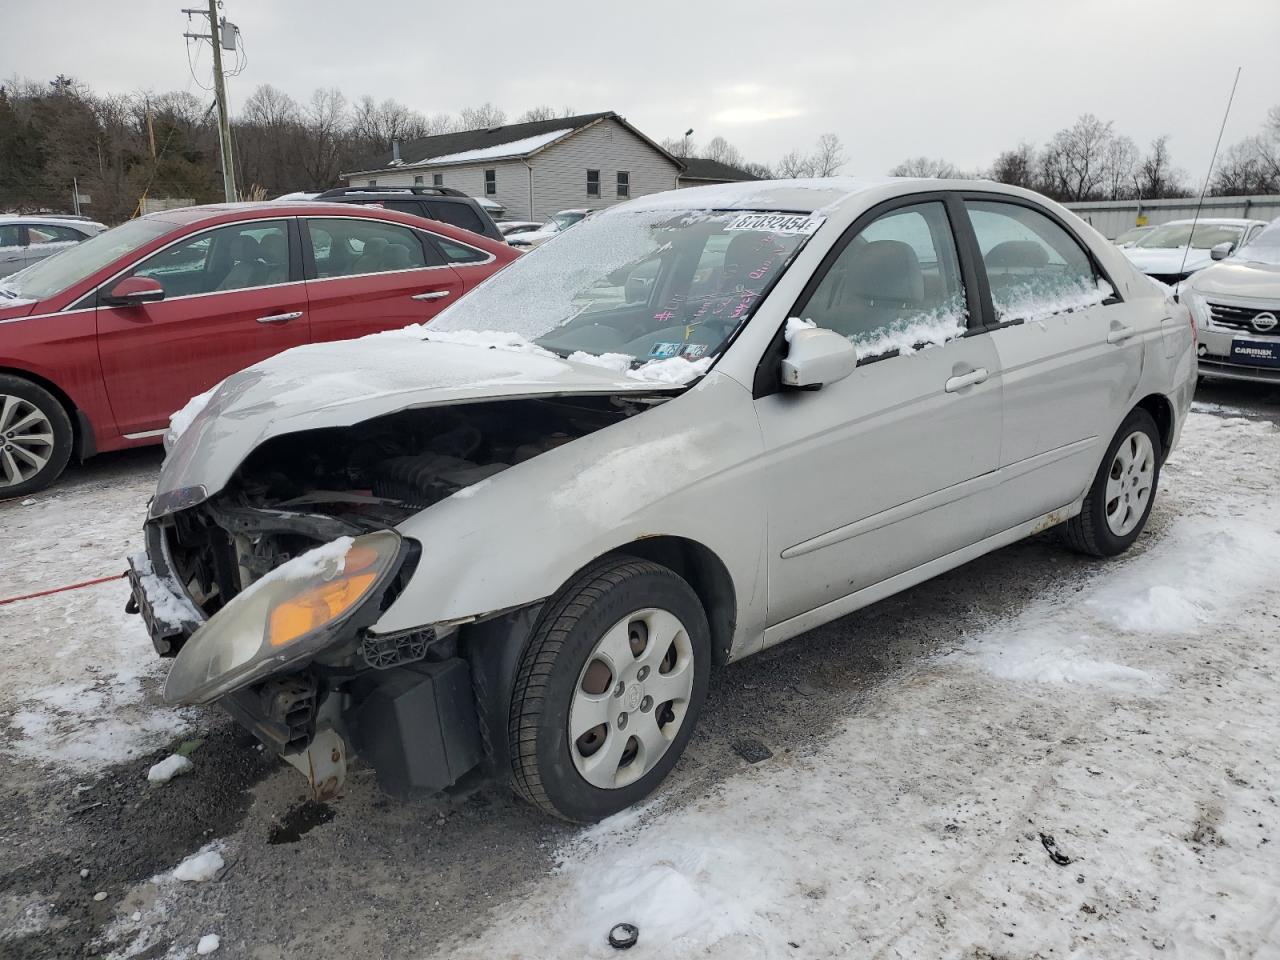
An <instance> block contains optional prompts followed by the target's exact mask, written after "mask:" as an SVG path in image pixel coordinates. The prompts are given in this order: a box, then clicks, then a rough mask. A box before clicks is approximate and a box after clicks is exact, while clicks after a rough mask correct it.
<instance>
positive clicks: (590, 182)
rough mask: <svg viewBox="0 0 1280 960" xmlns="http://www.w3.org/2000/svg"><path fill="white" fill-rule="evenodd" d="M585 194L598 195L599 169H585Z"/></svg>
mask: <svg viewBox="0 0 1280 960" xmlns="http://www.w3.org/2000/svg"><path fill="white" fill-rule="evenodd" d="M587 196H588V197H598V196H600V171H599V170H588V171H587Z"/></svg>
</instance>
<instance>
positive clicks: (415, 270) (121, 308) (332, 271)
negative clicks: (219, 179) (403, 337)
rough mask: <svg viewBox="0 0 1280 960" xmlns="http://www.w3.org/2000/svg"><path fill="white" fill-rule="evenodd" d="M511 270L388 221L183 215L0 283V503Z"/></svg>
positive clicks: (464, 246)
mask: <svg viewBox="0 0 1280 960" xmlns="http://www.w3.org/2000/svg"><path fill="white" fill-rule="evenodd" d="M516 256H518V254H517V252H516V251H514V250H512V248H511V247H509V246H507V245H506V244H503V243H498V242H495V241H493V240H490V239H488V238H486V237H482V236H479V235H477V234H474V233H470V232H468V231H466V230H460V229H458V228H456V227H452V226H449V225H448V224H444V223H436V222H434V221H426V220H420V219H418V218H417V217H412V216H409V215H408V214H403V213H397V212H395V211H393V210H384V209H375V208H368V207H357V206H352V205H350V204H328V203H298V202H290V203H287V204H280V203H245V204H225V205H216V206H208V207H189V208H186V209H183V210H172V211H167V212H165V213H154V214H151V215H149V216H145V217H141V218H139V219H136V220H130V221H129V222H128V223H125V224H122V225H121V226H119V227H116V228H115V229H113V230H108V231H107V232H106V233H102V234H99V235H98V236H96V237H94V238H92V239H90V240H86V241H85V242H84V243H81V244H79V245H77V246H76V247H73V248H71V249H69V250H67V251H65V252H64V253H61V254H59V255H58V256H56V257H51V258H49V259H48V260H44V261H42V262H40V263H37V264H35V265H33V266H31V267H29V268H28V269H26V270H23V271H21V272H20V273H16V274H14V275H13V276H10V277H6V278H5V279H4V280H2V281H0V498H5V497H16V496H22V495H24V494H27V493H30V492H32V491H34V490H39V489H41V488H43V487H45V486H48V485H49V484H50V483H52V482H53V481H54V480H55V479H57V477H58V475H59V474H60V473H61V472H62V470H63V468H64V467H65V466H66V465H67V462H68V461H69V460H70V459H71V457H72V456H75V457H77V458H79V459H84V458H85V457H89V456H92V455H93V454H95V453H99V452H102V451H105V450H118V449H121V448H123V447H133V446H140V445H142V444H148V443H159V442H160V439H161V437H162V436H163V434H164V431H165V428H166V426H167V425H168V421H169V416H170V414H172V413H173V412H174V411H175V410H178V409H179V408H181V407H182V406H183V405H184V404H185V403H186V402H187V400H188V399H189V398H191V397H192V396H194V395H196V394H198V393H202V392H203V391H205V390H207V389H209V388H210V387H212V386H213V385H214V384H216V383H217V382H218V381H220V380H222V379H223V378H224V377H226V376H228V375H229V374H232V373H235V372H236V371H237V370H241V369H243V368H244V367H247V366H249V365H250V364H253V363H257V362H258V361H260V360H264V359H266V358H267V357H270V356H272V355H273V354H276V353H279V352H280V351H282V350H287V349H289V348H290V347H296V346H299V345H301V344H304V343H312V342H316V341H321V340H345V339H349V338H351V337H359V336H363V335H364V334H368V333H375V332H377V331H379V330H387V329H391V328H394V327H402V326H405V325H407V324H410V323H421V322H423V321H426V320H430V319H431V318H432V317H433V316H435V314H436V313H437V312H438V311H439V310H441V309H442V308H443V307H444V306H446V305H447V304H449V303H452V302H453V301H454V300H456V299H457V298H458V297H460V296H462V294H463V293H465V292H466V291H467V290H469V289H470V288H471V287H473V286H475V285H476V284H477V283H479V282H480V281H481V280H484V279H485V278H486V277H488V276H489V275H490V274H492V273H494V272H495V271H497V270H499V269H501V268H502V267H503V266H505V265H506V264H507V263H509V262H510V261H511V260H513V259H514V258H515V257H516Z"/></svg>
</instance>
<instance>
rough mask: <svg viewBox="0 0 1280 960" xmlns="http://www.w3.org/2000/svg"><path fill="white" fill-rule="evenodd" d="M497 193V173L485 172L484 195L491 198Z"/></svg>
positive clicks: (495, 171)
mask: <svg viewBox="0 0 1280 960" xmlns="http://www.w3.org/2000/svg"><path fill="white" fill-rule="evenodd" d="M497 192H498V171H497V170H486V171H485V172H484V195H485V196H486V197H492V196H494V195H496V194H497Z"/></svg>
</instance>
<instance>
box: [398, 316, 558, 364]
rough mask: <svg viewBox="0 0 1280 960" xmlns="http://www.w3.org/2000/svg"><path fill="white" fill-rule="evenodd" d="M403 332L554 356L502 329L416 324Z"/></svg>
mask: <svg viewBox="0 0 1280 960" xmlns="http://www.w3.org/2000/svg"><path fill="white" fill-rule="evenodd" d="M395 332H400V331H395ZM404 332H407V333H410V334H414V335H417V334H418V333H419V332H421V334H422V338H423V339H424V340H427V341H428V342H431V341H435V342H437V343H461V344H464V345H466V346H470V347H488V348H489V349H491V350H510V351H511V352H513V353H531V354H533V355H534V356H537V357H555V356H556V354H554V353H552V352H551V351H550V350H544V349H543V348H542V347H540V346H538V345H537V344H536V343H533V342H532V341H530V340H528V339H526V338H525V337H523V336H521V335H520V334H518V333H508V332H506V331H502V330H452V331H450V330H430V329H427V328H426V327H425V326H423V325H421V324H416V325H414V326H411V327H405V328H404Z"/></svg>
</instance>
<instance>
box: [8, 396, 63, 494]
mask: <svg viewBox="0 0 1280 960" xmlns="http://www.w3.org/2000/svg"><path fill="white" fill-rule="evenodd" d="M6 398H17V400H18V401H21V402H24V403H25V404H30V405H31V406H33V407H35V409H36V410H38V411H39V412H40V413H41V414H43V416H44V418H45V419H46V420H47V421H48V423H49V426H50V427H51V428H52V442H51V443H49V444H47V445H46V444H44V443H41V444H40V445H39V446H38V447H33V448H32V449H38V450H39V451H40V454H39V455H40V456H46V455H47V461H46V463H45V464H44V466H42V467H40V468H39V470H38V471H37V472H36V473H34V474H32V475H31V476H28V477H26V478H25V479H23V480H21V481H19V482H17V483H14V482H12V479H13V473H12V469H11V468H10V466H9V462H10V461H9V460H8V458H10V457H11V458H12V461H11V462H13V463H15V464H19V463H20V464H22V465H24V466H25V465H27V464H28V463H29V461H26V460H25V459H23V458H22V457H21V455H20V454H18V453H17V448H16V446H15V445H14V444H13V438H14V436H15V433H14V431H9V432H8V433H4V432H0V500H8V499H11V498H13V497H25V496H26V495H27V494H30V493H35V492H36V491H37V490H43V489H44V488H45V487H47V486H49V485H50V484H51V483H53V482H54V481H55V480H57V479H58V477H59V476H61V475H62V471H63V470H65V469H66V466H67V461H69V460H70V459H71V446H72V437H73V434H72V431H71V418H70V417H68V416H67V411H66V410H64V409H63V407H62V404H61V403H59V402H58V400H57V398H56V397H54V396H53V394H51V393H50V392H49V391H48V390H46V389H44V388H43V387H41V386H38V385H37V384H34V383H32V382H31V381H30V380H24V379H23V378H22V377H15V376H12V375H11V374H0V415H3V412H4V409H5V403H6Z"/></svg>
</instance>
